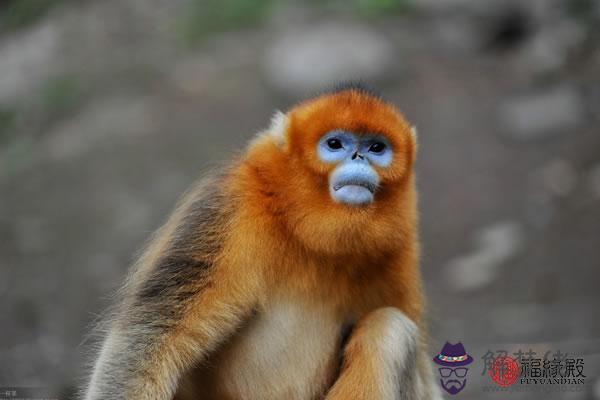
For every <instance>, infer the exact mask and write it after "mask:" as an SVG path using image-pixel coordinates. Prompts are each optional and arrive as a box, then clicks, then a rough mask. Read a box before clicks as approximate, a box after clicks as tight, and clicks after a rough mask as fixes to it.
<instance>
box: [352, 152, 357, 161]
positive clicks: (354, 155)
mask: <svg viewBox="0 0 600 400" xmlns="http://www.w3.org/2000/svg"><path fill="white" fill-rule="evenodd" d="M357 156H358V152H356V153H354V154H352V159H353V160H356V157H357Z"/></svg>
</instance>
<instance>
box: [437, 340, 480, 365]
mask: <svg viewBox="0 0 600 400" xmlns="http://www.w3.org/2000/svg"><path fill="white" fill-rule="evenodd" d="M433 361H434V362H435V363H436V364H439V365H443V366H444V367H460V366H462V365H468V364H471V363H472V362H473V357H471V356H470V355H468V354H467V351H466V350H465V346H463V344H462V343H461V342H458V343H456V344H450V343H449V342H446V344H445V345H444V347H443V348H442V351H441V352H440V354H438V355H437V356H435V357H433Z"/></svg>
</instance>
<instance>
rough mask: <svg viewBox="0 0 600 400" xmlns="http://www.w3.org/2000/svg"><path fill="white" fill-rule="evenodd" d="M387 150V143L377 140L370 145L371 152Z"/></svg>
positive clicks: (377, 152)
mask: <svg viewBox="0 0 600 400" xmlns="http://www.w3.org/2000/svg"><path fill="white" fill-rule="evenodd" d="M384 150H385V143H381V142H375V143H373V144H372V145H371V146H370V147H369V151H370V152H371V153H376V154H379V153H381V152H382V151H384Z"/></svg>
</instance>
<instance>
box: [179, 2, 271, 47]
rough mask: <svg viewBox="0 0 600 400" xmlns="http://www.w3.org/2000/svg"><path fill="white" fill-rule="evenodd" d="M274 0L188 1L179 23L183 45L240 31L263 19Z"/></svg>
mask: <svg viewBox="0 0 600 400" xmlns="http://www.w3.org/2000/svg"><path fill="white" fill-rule="evenodd" d="M275 1H276V0H191V1H190V5H189V10H188V13H187V14H186V16H185V17H184V20H183V21H182V24H181V26H182V30H181V32H182V36H183V39H184V41H185V42H187V43H194V42H197V41H198V40H201V39H203V38H204V37H206V35H208V34H210V33H214V32H222V31H227V30H231V29H237V28H243V27H246V26H249V25H252V24H255V23H257V22H259V21H261V20H262V18H263V17H264V16H265V14H266V13H267V12H268V11H269V10H270V8H271V6H272V5H273V3H275Z"/></svg>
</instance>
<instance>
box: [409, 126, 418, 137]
mask: <svg viewBox="0 0 600 400" xmlns="http://www.w3.org/2000/svg"><path fill="white" fill-rule="evenodd" d="M410 133H412V135H413V137H414V138H415V139H416V138H417V127H416V126H415V125H413V126H411V127H410Z"/></svg>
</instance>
